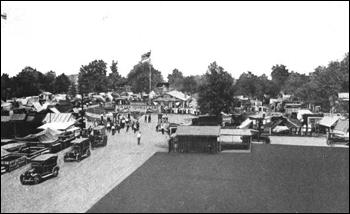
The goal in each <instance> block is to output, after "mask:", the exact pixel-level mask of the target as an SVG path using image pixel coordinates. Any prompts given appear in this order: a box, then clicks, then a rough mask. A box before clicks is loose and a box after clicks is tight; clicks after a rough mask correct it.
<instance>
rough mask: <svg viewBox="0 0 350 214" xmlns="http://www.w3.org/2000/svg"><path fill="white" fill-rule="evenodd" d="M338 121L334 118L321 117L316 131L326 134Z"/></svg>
mask: <svg viewBox="0 0 350 214" xmlns="http://www.w3.org/2000/svg"><path fill="white" fill-rule="evenodd" d="M338 120H339V117H337V116H334V117H328V116H326V117H323V118H322V119H321V120H320V121H319V122H318V130H319V132H320V133H327V132H329V131H330V130H331V129H333V128H334V127H335V125H336V124H337V122H338Z"/></svg>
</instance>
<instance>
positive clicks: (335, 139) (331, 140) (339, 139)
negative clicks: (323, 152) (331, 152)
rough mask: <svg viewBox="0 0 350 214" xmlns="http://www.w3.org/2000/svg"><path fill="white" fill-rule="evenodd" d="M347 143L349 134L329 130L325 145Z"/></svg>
mask: <svg viewBox="0 0 350 214" xmlns="http://www.w3.org/2000/svg"><path fill="white" fill-rule="evenodd" d="M336 144H337V145H349V136H345V135H341V134H338V133H334V132H330V133H328V135H327V145H329V146H334V145H336Z"/></svg>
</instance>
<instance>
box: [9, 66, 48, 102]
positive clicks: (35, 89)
mask: <svg viewBox="0 0 350 214" xmlns="http://www.w3.org/2000/svg"><path fill="white" fill-rule="evenodd" d="M43 77H44V75H43V74H42V73H41V72H39V71H37V70H36V69H33V68H31V67H28V66H27V67H25V68H24V69H23V70H22V71H21V72H20V73H19V74H17V75H16V76H15V77H13V86H12V87H11V89H12V91H13V96H14V97H26V96H34V95H38V94H40V92H41V91H43V89H42V88H43V87H42V84H43V79H44V78H43Z"/></svg>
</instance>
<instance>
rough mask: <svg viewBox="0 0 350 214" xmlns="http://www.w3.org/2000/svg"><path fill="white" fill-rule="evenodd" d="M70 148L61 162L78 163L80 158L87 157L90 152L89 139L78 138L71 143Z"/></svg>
mask: <svg viewBox="0 0 350 214" xmlns="http://www.w3.org/2000/svg"><path fill="white" fill-rule="evenodd" d="M72 144H73V145H72V148H71V150H70V151H69V152H67V153H65V154H64V158H63V160H64V161H65V162H66V161H68V160H76V161H80V160H81V159H82V157H89V156H90V155H91V151H90V139H89V138H78V139H75V140H73V141H72Z"/></svg>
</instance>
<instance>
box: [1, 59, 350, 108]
mask: <svg viewBox="0 0 350 214" xmlns="http://www.w3.org/2000/svg"><path fill="white" fill-rule="evenodd" d="M109 68H110V70H111V73H110V74H109V75H107V63H106V62H104V61H103V60H95V61H92V62H90V63H89V64H87V65H82V66H81V67H80V69H79V74H78V84H77V85H75V81H72V80H70V79H69V76H66V75H65V74H61V75H59V76H57V75H56V73H55V72H54V71H49V72H46V73H44V74H43V73H41V72H40V71H37V70H36V69H34V68H31V67H25V68H24V69H23V70H22V71H21V72H20V73H19V74H17V75H16V76H14V77H12V78H10V77H9V76H8V74H6V73H3V74H2V76H1V99H3V100H5V99H8V98H11V97H24V96H33V95H36V94H39V93H40V92H42V91H49V92H52V93H68V94H72V95H75V94H76V93H81V92H83V93H89V92H106V91H111V90H117V89H118V88H120V87H123V86H125V85H129V86H130V87H131V90H132V91H133V92H134V93H142V92H145V93H148V92H149V73H150V72H151V75H152V76H151V77H152V86H151V88H152V89H154V88H156V85H157V83H158V82H164V78H163V76H162V73H161V71H159V70H157V69H155V68H154V67H153V65H151V64H149V63H148V62H146V63H140V62H139V63H138V64H136V65H135V66H133V68H132V69H131V71H130V72H129V73H128V75H127V76H126V77H123V76H122V75H120V73H119V71H118V61H112V63H111V65H110V67H109ZM264 73H269V72H264ZM270 76H271V79H270V78H269V77H268V76H267V75H266V74H263V75H261V76H257V75H255V74H253V73H252V72H251V71H247V72H243V73H242V74H241V75H240V77H239V78H238V79H235V78H233V77H232V75H231V74H230V72H228V71H225V69H224V68H222V67H221V66H219V65H218V64H217V63H216V62H213V63H211V64H210V65H209V66H208V69H207V71H206V72H205V73H204V74H203V75H196V76H194V75H190V76H185V75H184V74H183V73H182V72H181V71H180V70H178V69H174V70H173V71H172V73H171V74H169V75H168V77H167V79H168V80H167V81H168V82H169V83H170V87H171V89H173V90H179V91H182V92H184V93H188V94H191V95H193V94H198V97H199V99H198V103H199V105H200V106H201V111H202V112H203V113H212V114H217V113H220V112H221V111H225V112H228V111H230V110H232V108H233V106H234V102H235V100H234V99H233V97H234V96H238V95H243V96H246V97H249V98H251V99H259V100H264V99H266V98H269V97H271V98H275V97H277V96H278V95H279V94H280V93H281V92H282V93H284V94H290V95H292V97H293V99H294V100H298V101H301V102H304V103H312V104H315V105H321V106H322V108H323V109H324V110H325V111H328V110H329V109H330V108H331V107H332V106H334V105H336V97H337V94H338V93H340V92H349V53H346V54H345V56H344V58H343V59H342V60H341V61H331V62H329V63H328V65H327V66H318V67H317V68H316V69H315V70H314V71H313V72H310V74H309V75H306V74H300V73H298V72H295V71H289V70H288V69H287V67H286V66H285V65H274V66H272V68H271V73H270ZM332 102H333V103H332ZM347 108H348V107H347Z"/></svg>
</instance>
